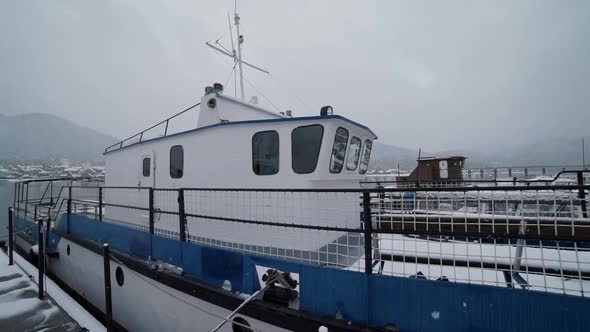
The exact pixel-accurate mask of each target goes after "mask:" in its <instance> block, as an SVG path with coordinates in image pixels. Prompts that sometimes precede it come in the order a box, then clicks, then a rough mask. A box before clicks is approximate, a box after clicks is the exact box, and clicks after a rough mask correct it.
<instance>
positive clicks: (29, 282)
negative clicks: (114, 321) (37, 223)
mask: <svg viewBox="0 0 590 332" xmlns="http://www.w3.org/2000/svg"><path fill="white" fill-rule="evenodd" d="M14 260H15V264H14V265H12V266H9V265H8V257H7V256H6V254H4V253H3V252H0V327H2V331H47V332H49V331H80V329H81V328H80V326H83V327H85V328H87V329H88V330H89V331H92V332H94V331H99V332H102V331H105V328H104V326H103V325H102V324H100V323H99V322H98V321H97V320H96V319H95V318H94V317H92V316H91V315H90V314H89V313H87V312H86V311H85V310H84V309H83V308H82V307H81V306H80V305H79V304H78V303H77V302H75V301H74V300H73V299H72V298H70V297H69V296H68V295H67V294H66V293H65V292H63V291H62V290H61V289H60V288H59V287H58V286H57V285H55V283H53V281H51V280H50V279H49V278H47V279H46V286H47V287H46V290H47V293H48V294H49V296H50V297H51V300H48V299H45V300H39V299H38V297H37V295H38V293H37V290H38V287H37V284H36V283H35V282H36V279H37V269H36V268H35V267H34V266H32V265H31V264H30V263H29V262H27V261H26V260H25V259H24V258H22V257H20V256H19V255H17V254H16V253H15V255H14ZM56 302H57V304H56ZM58 305H59V306H61V308H64V309H65V311H67V314H66V313H65V312H64V311H63V310H61V309H60V307H58Z"/></svg>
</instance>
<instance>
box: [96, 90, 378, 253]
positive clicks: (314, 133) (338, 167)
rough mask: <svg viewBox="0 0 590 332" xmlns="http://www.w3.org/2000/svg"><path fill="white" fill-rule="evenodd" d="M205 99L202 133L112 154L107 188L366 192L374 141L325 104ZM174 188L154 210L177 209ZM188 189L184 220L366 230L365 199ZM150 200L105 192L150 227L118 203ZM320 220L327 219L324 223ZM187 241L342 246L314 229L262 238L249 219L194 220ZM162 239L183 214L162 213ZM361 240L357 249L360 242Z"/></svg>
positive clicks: (119, 212)
mask: <svg viewBox="0 0 590 332" xmlns="http://www.w3.org/2000/svg"><path fill="white" fill-rule="evenodd" d="M206 91H207V93H206V94H205V96H203V97H202V99H201V104H200V111H199V115H198V119H196V128H195V129H192V130H188V131H184V132H180V133H177V134H171V135H168V136H163V137H159V138H154V139H151V140H145V141H140V142H136V143H134V144H131V145H128V146H124V145H123V144H121V145H120V146H118V147H117V148H116V149H115V150H113V151H108V152H106V153H105V155H106V178H105V183H106V186H107V187H110V186H113V187H136V186H137V187H153V188H160V189H161V188H185V189H186V188H206V189H211V188H217V189H236V188H243V189H248V188H251V189H268V188H278V189H335V188H360V180H361V179H363V178H365V173H366V172H367V167H368V164H369V158H370V154H371V147H372V142H373V140H374V139H376V138H377V137H376V136H375V134H374V133H373V132H372V131H371V130H370V129H368V128H367V127H365V126H362V125H360V124H358V123H355V122H353V121H350V120H348V119H346V118H344V117H341V116H337V115H332V114H331V108H329V107H324V108H322V112H321V114H320V115H319V116H311V117H299V118H295V117H291V116H289V115H284V114H280V113H275V112H272V111H269V110H265V109H263V108H261V107H259V106H257V105H254V104H249V103H244V102H242V101H240V100H237V99H235V98H232V97H229V96H225V95H223V93H222V88H220V86H219V85H217V88H216V89H212V88H208V89H207V90H206ZM170 193H171V192H161V191H157V192H156V193H155V194H154V195H155V198H154V199H155V206H156V207H157V209H161V210H162V211H177V200H176V198H175V197H170V196H167V194H170ZM261 193H262V192H250V191H247V192H240V193H239V195H238V194H236V193H235V192H231V191H206V190H203V191H195V190H192V191H191V190H186V193H185V195H186V196H190V197H185V201H186V209H187V210H188V211H187V214H188V213H192V214H195V215H196V214H198V215H203V216H216V217H223V218H242V219H248V220H258V221H272V222H278V223H299V224H308V225H317V226H333V227H346V228H359V227H360V224H361V222H360V206H359V194H358V193H354V192H353V193H342V194H339V195H338V196H328V195H324V196H325V197H324V196H322V193H317V192H302V193H297V194H293V195H288V197H287V196H286V195H285V193H284V192H282V193H281V192H279V193H272V192H271V193H268V192H264V193H263V194H261ZM135 201H138V202H144V203H145V202H147V201H148V198H147V192H146V191H142V192H140V191H138V190H135V189H130V191H129V192H125V193H121V192H118V193H117V192H112V191H109V190H108V188H107V190H106V191H105V202H106V203H110V206H107V208H106V210H105V212H104V213H105V216H106V217H109V216H111V217H112V219H114V220H126V223H128V224H129V223H131V224H134V225H135V226H133V227H139V228H145V227H146V226H147V225H148V223H147V220H148V219H147V218H148V215H147V213H139V212H138V211H134V210H129V209H126V208H124V207H120V208H119V207H116V205H117V204H122V203H123V204H128V205H134V204H135V206H137V203H138V202H135ZM318 216H321V218H318ZM187 228H188V232H189V234H190V236H191V237H190V241H197V242H198V241H200V242H204V243H212V241H216V240H219V239H222V240H223V241H226V242H229V243H234V244H239V245H242V244H244V245H256V246H261V248H262V246H267V247H274V248H281V247H284V246H285V245H287V247H289V248H294V249H299V250H307V251H314V250H320V249H322V248H325V247H326V246H327V245H328V244H330V243H334V242H335V241H339V239H341V238H342V237H343V236H345V235H346V234H344V233H342V232H319V231H318V232H309V231H305V230H301V229H293V228H284V227H271V228H268V229H266V230H265V233H264V234H260V232H258V231H257V228H255V227H254V228H253V227H251V226H250V225H247V224H242V223H220V222H211V220H210V218H209V219H207V218H198V217H190V218H188V221H187ZM155 232H156V234H160V235H164V236H168V237H172V238H176V237H177V236H178V217H177V216H175V215H171V214H165V213H162V214H159V213H158V214H157V216H156V222H155ZM360 244H361V242H360V240H359V241H358V242H357V243H356V245H360Z"/></svg>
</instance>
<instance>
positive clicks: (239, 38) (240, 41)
mask: <svg viewBox="0 0 590 332" xmlns="http://www.w3.org/2000/svg"><path fill="white" fill-rule="evenodd" d="M237 6H238V5H237V1H235V7H234V24H235V26H236V34H237V42H238V51H237V52H236V50H235V48H234V39H233V36H232V31H231V30H232V29H231V23H230V22H229V13H228V24H229V26H230V27H229V28H230V36H231V42H232V53H230V52H229V51H227V50H225V49H224V48H223V46H221V44H219V40H218V41H217V42H216V44H219V45H220V46H221V48H219V47H217V46H215V45H213V44H211V43H210V42H205V45H207V46H209V47H211V48H212V49H214V50H215V51H217V52H219V53H221V54H224V55H226V56H228V57H230V58H232V59H234V66H235V64H236V63H237V64H238V69H239V71H240V96H241V98H242V101H244V70H243V68H242V65H246V66H248V67H250V68H253V69H256V70H258V71H261V72H263V73H265V74H270V72H269V71H268V70H266V69H263V68H260V67H258V66H255V65H253V64H251V63H248V62H246V61H243V60H242V44H243V43H244V36H243V35H240V16H239V15H238V12H237Z"/></svg>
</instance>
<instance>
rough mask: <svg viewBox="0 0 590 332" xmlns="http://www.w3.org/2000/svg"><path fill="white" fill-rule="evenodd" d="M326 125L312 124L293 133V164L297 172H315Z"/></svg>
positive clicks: (296, 129)
mask: <svg viewBox="0 0 590 332" xmlns="http://www.w3.org/2000/svg"><path fill="white" fill-rule="evenodd" d="M323 136H324V127H323V126H321V125H311V126H305V127H299V128H295V129H294V130H293V132H292V133H291V166H292V167H293V171H294V172H295V173H297V174H308V173H313V171H315V168H316V166H317V164H318V158H319V156H320V148H321V146H322V137H323Z"/></svg>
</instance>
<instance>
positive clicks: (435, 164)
mask: <svg viewBox="0 0 590 332" xmlns="http://www.w3.org/2000/svg"><path fill="white" fill-rule="evenodd" d="M465 159H467V157H463V156H451V157H440V158H438V157H424V158H420V159H418V160H417V162H418V166H416V168H415V169H414V170H413V171H412V173H410V175H407V176H398V177H397V181H398V182H402V183H403V182H408V183H415V182H420V183H424V182H427V183H433V184H436V183H460V182H462V181H463V166H464V165H465Z"/></svg>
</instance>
